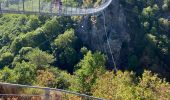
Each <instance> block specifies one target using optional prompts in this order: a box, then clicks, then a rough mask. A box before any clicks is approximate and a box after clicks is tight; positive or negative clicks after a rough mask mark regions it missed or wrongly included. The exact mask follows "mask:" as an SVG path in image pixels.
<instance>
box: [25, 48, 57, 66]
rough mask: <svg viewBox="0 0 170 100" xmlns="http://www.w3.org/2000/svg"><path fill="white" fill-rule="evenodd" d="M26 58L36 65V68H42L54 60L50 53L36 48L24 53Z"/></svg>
mask: <svg viewBox="0 0 170 100" xmlns="http://www.w3.org/2000/svg"><path fill="white" fill-rule="evenodd" d="M26 58H27V59H28V61H29V62H31V63H32V64H34V65H36V66H37V67H38V69H44V68H45V67H48V66H49V64H51V63H53V62H54V60H55V59H54V57H53V56H52V55H51V54H48V53H47V52H45V51H41V50H40V49H38V48H36V49H34V50H32V51H30V52H28V54H26Z"/></svg>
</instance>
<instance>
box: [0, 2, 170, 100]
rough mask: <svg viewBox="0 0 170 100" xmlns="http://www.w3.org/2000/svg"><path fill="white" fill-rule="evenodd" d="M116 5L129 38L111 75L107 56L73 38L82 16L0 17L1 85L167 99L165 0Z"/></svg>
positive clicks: (169, 48) (169, 5) (169, 62)
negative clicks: (36, 86) (10, 84)
mask: <svg viewBox="0 0 170 100" xmlns="http://www.w3.org/2000/svg"><path fill="white" fill-rule="evenodd" d="M73 1H74V0H73ZM99 1H100V0H98V1H97V0H83V4H84V5H86V6H87V5H90V4H93V3H95V2H99ZM74 2H75V1H74ZM119 3H120V4H121V5H122V8H123V10H124V13H125V16H126V20H127V24H129V25H128V27H129V30H128V31H129V32H130V33H131V34H130V37H131V40H130V41H129V42H124V43H123V44H122V48H121V54H120V59H119V61H118V63H117V64H118V65H117V66H118V71H117V72H116V73H114V72H113V71H112V70H111V69H112V68H113V66H114V65H113V63H111V64H108V63H109V61H108V59H110V58H109V56H108V55H107V53H105V52H103V51H100V50H91V48H89V46H87V45H84V43H83V41H82V40H81V38H79V36H77V33H76V32H77V31H76V29H77V27H79V26H78V24H79V23H80V22H81V21H82V20H83V17H80V16H75V17H59V16H53V17H51V16H42V15H41V16H38V15H23V14H20V15H16V14H1V15H0V81H1V82H9V83H18V84H27V85H38V86H44V87H53V88H59V89H66V90H71V91H75V92H79V93H85V94H88V95H93V96H96V97H101V98H106V99H110V100H112V99H116V100H117V99H118V100H124V99H125V100H145V99H149V100H157V99H161V100H168V99H170V84H169V82H170V68H169V66H170V34H169V32H170V14H169V12H170V0H119ZM113 10H114V9H113ZM89 20H90V18H89ZM78 34H81V33H78ZM107 65H109V66H107ZM110 65H112V66H110ZM108 67H111V68H108ZM29 92H30V93H35V90H32V91H29Z"/></svg>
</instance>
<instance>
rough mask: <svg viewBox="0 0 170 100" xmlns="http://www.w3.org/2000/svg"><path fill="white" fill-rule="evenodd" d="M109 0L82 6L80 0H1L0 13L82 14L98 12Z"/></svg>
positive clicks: (107, 4)
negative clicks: (71, 0) (74, 0)
mask: <svg viewBox="0 0 170 100" xmlns="http://www.w3.org/2000/svg"><path fill="white" fill-rule="evenodd" d="M111 2H112V0H101V2H100V3H98V4H97V5H96V6H83V5H82V4H81V3H82V1H81V0H77V2H75V4H73V3H71V2H70V1H69V0H63V1H61V0H50V1H49V0H48V1H47V0H1V1H0V13H12V14H40V15H53V16H82V15H91V14H96V13H99V12H101V11H103V10H104V9H105V8H107V7H108V6H109V5H110V3H111Z"/></svg>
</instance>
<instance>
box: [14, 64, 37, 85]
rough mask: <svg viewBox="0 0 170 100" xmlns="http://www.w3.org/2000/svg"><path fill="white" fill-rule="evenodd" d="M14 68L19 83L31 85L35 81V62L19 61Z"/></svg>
mask: <svg viewBox="0 0 170 100" xmlns="http://www.w3.org/2000/svg"><path fill="white" fill-rule="evenodd" d="M13 70H14V73H15V76H16V77H17V79H16V82H17V83H19V84H27V85H31V84H33V82H34V81H35V78H36V66H35V65H34V64H31V63H27V62H24V61H23V62H22V63H17V64H16V66H15V68H14V69H13Z"/></svg>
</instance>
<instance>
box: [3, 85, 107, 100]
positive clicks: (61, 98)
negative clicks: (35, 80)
mask: <svg viewBox="0 0 170 100" xmlns="http://www.w3.org/2000/svg"><path fill="white" fill-rule="evenodd" d="M30 90H33V91H32V92H31V93H30V92H29V91H30ZM8 98H9V99H8ZM0 100H104V99H102V98H97V97H93V96H89V95H86V94H81V93H76V92H71V91H67V90H63V89H56V88H48V87H39V86H29V85H20V84H11V83H1V82H0Z"/></svg>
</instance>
